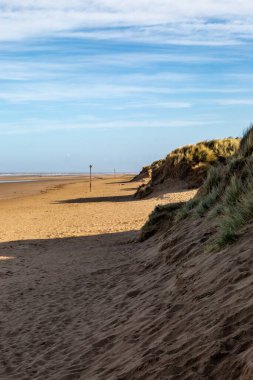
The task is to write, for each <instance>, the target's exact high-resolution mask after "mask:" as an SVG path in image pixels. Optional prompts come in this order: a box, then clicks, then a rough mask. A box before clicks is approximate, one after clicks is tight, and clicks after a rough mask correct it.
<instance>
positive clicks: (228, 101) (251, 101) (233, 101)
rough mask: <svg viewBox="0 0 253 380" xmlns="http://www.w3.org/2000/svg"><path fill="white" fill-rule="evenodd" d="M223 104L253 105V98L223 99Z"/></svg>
mask: <svg viewBox="0 0 253 380" xmlns="http://www.w3.org/2000/svg"><path fill="white" fill-rule="evenodd" d="M219 105H221V106H253V99H222V100H220V101H219Z"/></svg>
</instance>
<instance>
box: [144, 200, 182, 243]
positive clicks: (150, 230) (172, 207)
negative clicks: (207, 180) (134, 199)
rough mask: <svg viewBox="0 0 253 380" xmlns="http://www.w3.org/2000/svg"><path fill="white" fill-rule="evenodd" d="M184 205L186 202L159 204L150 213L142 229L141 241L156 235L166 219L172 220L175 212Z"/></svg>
mask: <svg viewBox="0 0 253 380" xmlns="http://www.w3.org/2000/svg"><path fill="white" fill-rule="evenodd" d="M182 205H184V202H179V203H170V204H167V205H164V206H162V205H158V206H156V207H155V209H154V211H153V212H152V213H151V214H150V215H149V218H148V221H147V222H146V223H145V225H144V226H143V227H142V229H141V235H140V241H144V240H146V239H148V238H149V237H151V236H152V235H154V234H155V233H156V232H157V231H158V230H159V229H160V227H161V225H162V224H163V222H164V221H166V223H168V220H170V221H172V220H173V218H174V216H175V212H176V211H177V210H178V209H180V208H181V207H182Z"/></svg>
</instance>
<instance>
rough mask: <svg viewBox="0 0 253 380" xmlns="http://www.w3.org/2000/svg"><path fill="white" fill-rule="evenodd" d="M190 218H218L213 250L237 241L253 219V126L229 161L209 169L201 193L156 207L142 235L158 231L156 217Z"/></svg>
mask: <svg viewBox="0 0 253 380" xmlns="http://www.w3.org/2000/svg"><path fill="white" fill-rule="evenodd" d="M220 141H226V139H225V140H220ZM210 143H213V142H210ZM227 149H231V148H230V147H229V146H228V145H227V142H226V143H225V146H224V147H222V144H219V150H221V151H222V150H223V152H227ZM186 152H187V150H186ZM230 152H233V149H231V150H230ZM168 206H169V205H168ZM158 214H160V215H161V217H160V218H159V216H158ZM189 217H194V218H205V220H207V221H210V220H211V219H212V220H214V221H215V223H216V225H217V228H216V230H217V232H216V234H215V236H214V237H213V239H212V241H211V243H209V246H208V249H211V250H213V249H219V248H222V247H224V246H226V245H227V244H232V243H233V242H235V241H236V240H237V238H238V235H239V232H240V229H241V228H242V227H243V226H244V225H245V224H247V223H248V222H249V221H250V220H251V219H252V218H253V125H251V126H250V127H249V128H248V129H247V130H246V131H245V133H244V135H243V137H242V139H241V140H238V148H237V150H236V151H235V152H234V153H233V154H231V155H228V156H227V157H226V159H225V160H222V161H221V160H216V162H215V163H214V165H212V166H211V167H210V168H209V170H208V173H207V178H206V180H205V182H204V184H203V185H202V186H201V188H200V190H199V191H198V194H197V196H196V197H195V198H193V199H192V200H190V201H189V202H186V203H184V204H180V205H177V207H172V205H170V207H167V206H159V208H156V209H155V210H154V211H153V213H152V214H151V215H150V217H149V220H148V222H147V223H146V225H145V226H144V227H143V230H142V233H141V237H142V239H145V238H146V237H147V236H148V235H149V234H150V233H149V231H150V230H152V231H155V230H156V228H155V226H154V224H155V222H156V220H159V223H160V224H161V218H162V219H163V221H164V223H165V219H166V218H168V219H169V220H170V221H173V224H175V223H179V222H180V221H181V220H183V219H186V218H189ZM151 234H152V233H151Z"/></svg>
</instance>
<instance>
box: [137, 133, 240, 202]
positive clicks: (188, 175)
mask: <svg viewBox="0 0 253 380" xmlns="http://www.w3.org/2000/svg"><path fill="white" fill-rule="evenodd" d="M239 143H240V140H239V139H238V138H226V139H220V140H211V141H202V142H199V143H197V144H195V145H186V146H183V147H181V148H178V149H175V150H174V151H172V152H171V153H169V154H168V155H167V157H166V158H165V159H163V160H159V161H156V162H154V163H153V164H151V165H150V166H149V167H145V168H143V170H144V169H146V170H147V168H148V170H149V171H150V173H151V178H150V181H149V182H148V183H147V184H145V185H142V186H140V187H139V189H138V190H137V193H136V197H138V198H143V197H145V196H147V195H148V194H150V193H152V191H153V188H154V186H156V185H158V184H162V183H164V182H165V181H166V179H167V178H177V179H180V180H184V181H186V182H187V183H188V184H189V186H190V187H193V188H194V187H195V188H196V187H199V186H200V185H201V184H202V183H203V181H204V180H205V178H206V175H207V171H208V169H209V167H210V166H212V165H214V164H215V163H216V162H217V161H219V162H224V160H226V158H227V157H231V156H233V155H234V154H236V152H237V151H238V148H239Z"/></svg>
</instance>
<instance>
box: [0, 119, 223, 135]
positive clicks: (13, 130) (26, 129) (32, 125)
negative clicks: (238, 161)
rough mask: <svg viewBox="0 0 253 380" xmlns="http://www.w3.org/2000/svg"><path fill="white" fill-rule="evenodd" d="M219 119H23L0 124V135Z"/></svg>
mask: <svg viewBox="0 0 253 380" xmlns="http://www.w3.org/2000/svg"><path fill="white" fill-rule="evenodd" d="M220 123H221V121H220V120H217V119H215V118H212V119H211V118H210V120H207V119H202V120H201V119H197V118H196V119H191V120H187V119H168V120H164V119H162V120H156V121H154V120H143V121H131V120H129V121H126V120H111V121H103V120H92V118H91V120H87V121H85V120H84V121H83V122H82V123H80V122H79V123H72V124H71V123H68V124H67V123H58V122H52V121H51V122H48V121H44V122H42V121H41V122H40V123H38V122H37V121H31V120H27V121H23V122H22V123H19V124H1V123H0V135H18V134H31V133H32V134H33V133H47V132H50V131H64V130H85V129H125V128H130V129H131V128H144V129H149V128H179V127H190V128H194V127H205V126H210V125H212V126H213V125H218V124H220Z"/></svg>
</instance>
